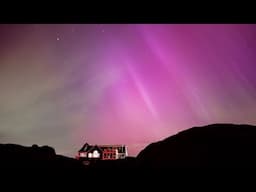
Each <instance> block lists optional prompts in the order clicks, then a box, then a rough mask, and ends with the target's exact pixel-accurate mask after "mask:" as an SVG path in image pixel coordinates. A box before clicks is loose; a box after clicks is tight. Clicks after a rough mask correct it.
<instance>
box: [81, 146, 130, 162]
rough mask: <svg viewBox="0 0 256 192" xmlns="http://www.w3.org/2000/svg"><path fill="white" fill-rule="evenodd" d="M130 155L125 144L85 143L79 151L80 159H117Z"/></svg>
mask: <svg viewBox="0 0 256 192" xmlns="http://www.w3.org/2000/svg"><path fill="white" fill-rule="evenodd" d="M127 156H128V150H127V147H126V146H125V145H89V144H88V143H85V144H84V146H83V147H82V148H81V149H80V150H79V151H78V156H77V158H78V159H80V160H90V159H99V160H116V159H124V158H125V157H127Z"/></svg>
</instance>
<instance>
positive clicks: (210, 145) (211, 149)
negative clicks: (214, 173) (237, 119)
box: [137, 124, 256, 169]
mask: <svg viewBox="0 0 256 192" xmlns="http://www.w3.org/2000/svg"><path fill="white" fill-rule="evenodd" d="M255 153H256V126H252V125H234V124H213V125H208V126H204V127H193V128H191V129H188V130H185V131H182V132H180V133H178V134H176V135H174V136H171V137H168V138H166V139H164V140H162V141H159V142H156V143H152V144H150V145H149V146H147V147H146V148H145V149H144V150H142V151H141V152H140V153H139V155H138V156H137V160H138V162H139V165H140V166H141V167H144V168H154V169H166V168H214V169H215V168H236V169H237V168H248V167H250V168H252V167H255V165H256V156H255Z"/></svg>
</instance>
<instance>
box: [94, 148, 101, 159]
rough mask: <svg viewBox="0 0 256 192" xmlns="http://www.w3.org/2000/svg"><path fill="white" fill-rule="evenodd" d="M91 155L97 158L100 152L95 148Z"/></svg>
mask: <svg viewBox="0 0 256 192" xmlns="http://www.w3.org/2000/svg"><path fill="white" fill-rule="evenodd" d="M93 157H94V158H99V157H100V153H99V152H98V151H97V150H94V151H93Z"/></svg>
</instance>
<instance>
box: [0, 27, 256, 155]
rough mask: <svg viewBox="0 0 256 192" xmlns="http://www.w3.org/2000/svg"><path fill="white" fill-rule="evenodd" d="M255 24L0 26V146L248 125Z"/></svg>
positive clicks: (59, 148) (115, 140)
mask: <svg viewBox="0 0 256 192" xmlns="http://www.w3.org/2000/svg"><path fill="white" fill-rule="evenodd" d="M255 62H256V25H227V24H221V25H214V24H212V25H203V24H201V25H195V24H190V25H184V24H183V25H182V24H179V25H177V24H169V25H162V24H161V25H160V24H151V25H141V24H136V25H135V24H129V25H128V24H122V25H119V24H72V25H69V24H66V25H54V24H48V25H34V24H27V25H0V143H16V144H21V145H26V146H30V145H32V144H38V145H49V146H52V147H54V148H55V150H56V152H57V153H58V154H63V155H67V156H72V157H74V156H75V155H76V152H77V150H79V149H80V148H81V147H82V145H83V144H84V143H85V142H88V143H90V144H126V145H127V146H128V152H129V155H132V156H135V155H137V154H138V152H139V151H140V150H141V149H143V148H144V147H145V146H146V145H148V144H149V143H151V142H154V141H158V140H161V139H163V138H166V137H169V136H171V135H173V134H175V133H177V132H179V131H182V130H185V129H187V128H190V127H193V126H203V125H207V124H212V123H246V124H254V125H256V74H255V73H256V63H255Z"/></svg>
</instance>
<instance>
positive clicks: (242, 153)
mask: <svg viewBox="0 0 256 192" xmlns="http://www.w3.org/2000/svg"><path fill="white" fill-rule="evenodd" d="M255 153H256V127H255V126H252V125H233V124H213V125H208V126H204V127H193V128H191V129H188V130H185V131H182V132H180V133H178V134H177V135H174V136H171V137H168V138H166V139H164V140H162V141H159V142H156V143H152V144H150V145H148V146H147V147H146V148H145V149H144V150H142V151H141V152H140V153H139V155H138V156H137V157H136V158H135V157H128V158H126V159H124V160H114V161H113V160H112V161H111V160H110V161H96V162H94V163H91V165H89V166H85V165H83V163H82V162H80V161H78V160H76V159H73V158H68V157H64V156H61V155H57V154H56V153H55V150H54V149H53V148H51V147H48V146H42V147H39V146H37V145H33V146H32V147H25V146H21V145H15V144H0V156H1V160H0V161H1V162H0V168H1V171H2V173H3V172H4V171H6V173H11V174H13V173H15V174H14V175H15V176H17V175H18V174H23V173H27V174H31V176H32V175H33V176H35V177H37V176H40V175H42V174H48V175H50V176H65V177H66V178H67V179H68V178H76V177H77V178H80V179H81V176H82V178H97V179H109V178H112V179H113V178H115V179H120V180H121V179H122V177H123V176H124V175H126V174H128V173H132V174H134V175H135V176H136V177H138V176H139V175H140V174H144V173H148V172H149V173H150V172H151V171H157V170H159V171H163V170H170V169H172V170H175V171H177V170H190V169H198V170H200V169H219V170H225V169H233V170H238V169H245V170H246V169H254V168H255V167H256V166H255V165H256V164H255V162H256V155H255Z"/></svg>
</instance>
